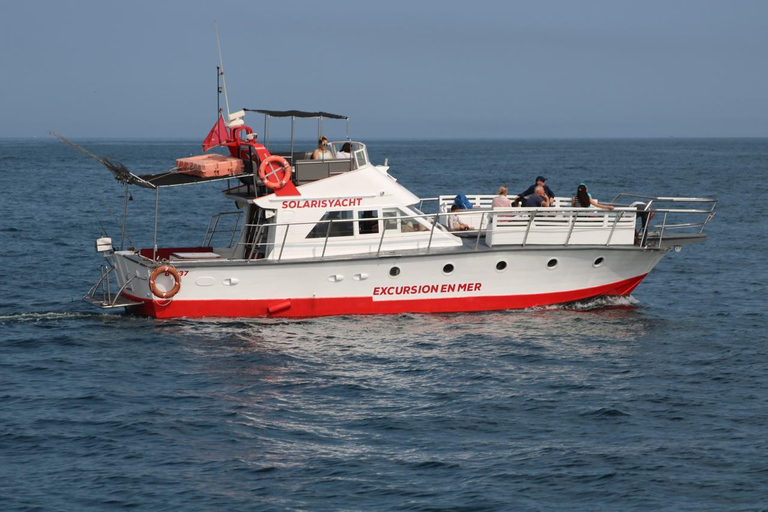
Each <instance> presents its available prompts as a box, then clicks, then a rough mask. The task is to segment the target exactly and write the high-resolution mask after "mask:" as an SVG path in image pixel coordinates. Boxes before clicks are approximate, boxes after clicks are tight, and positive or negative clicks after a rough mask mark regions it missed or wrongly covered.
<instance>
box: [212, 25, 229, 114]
mask: <svg viewBox="0 0 768 512" xmlns="http://www.w3.org/2000/svg"><path fill="white" fill-rule="evenodd" d="M213 26H214V27H216V45H217V46H218V47H219V68H221V81H222V84H223V85H224V104H225V105H226V106H227V116H229V97H228V96H227V77H226V75H224V61H223V60H222V59H221V40H219V24H218V23H217V22H215V21H214V22H213Z"/></svg>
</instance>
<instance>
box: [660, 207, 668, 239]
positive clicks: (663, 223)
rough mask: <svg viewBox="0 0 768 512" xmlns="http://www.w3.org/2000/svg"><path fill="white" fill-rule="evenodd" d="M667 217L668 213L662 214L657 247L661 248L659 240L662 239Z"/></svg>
mask: <svg viewBox="0 0 768 512" xmlns="http://www.w3.org/2000/svg"><path fill="white" fill-rule="evenodd" d="M667 215H669V212H668V211H666V212H664V218H663V219H662V221H661V233H659V247H661V240H662V239H663V238H664V228H666V227H667Z"/></svg>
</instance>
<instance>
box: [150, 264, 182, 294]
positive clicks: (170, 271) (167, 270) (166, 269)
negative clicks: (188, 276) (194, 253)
mask: <svg viewBox="0 0 768 512" xmlns="http://www.w3.org/2000/svg"><path fill="white" fill-rule="evenodd" d="M163 273H164V274H165V275H167V276H168V275H170V276H173V283H174V284H173V288H171V289H170V290H168V291H167V292H163V291H160V290H158V289H157V283H155V281H156V280H157V276H159V275H160V274H163ZM149 289H150V290H152V293H153V294H155V296H156V297H160V298H161V299H170V298H171V297H173V296H174V295H176V294H177V293H179V289H181V277H180V276H179V271H178V270H176V268H175V267H174V266H172V265H162V266H159V267H157V268H156V269H155V270H154V271H153V272H152V275H150V276H149Z"/></svg>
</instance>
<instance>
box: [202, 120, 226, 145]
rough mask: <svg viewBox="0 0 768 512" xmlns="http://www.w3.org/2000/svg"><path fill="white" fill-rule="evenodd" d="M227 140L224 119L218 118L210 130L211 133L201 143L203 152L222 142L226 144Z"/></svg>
mask: <svg viewBox="0 0 768 512" xmlns="http://www.w3.org/2000/svg"><path fill="white" fill-rule="evenodd" d="M228 138H229V135H227V127H226V126H224V118H223V117H222V116H219V120H218V121H216V124H215V125H213V128H211V133H209V134H208V136H207V137H206V138H205V140H204V141H203V151H204V152H205V151H208V150H209V149H211V148H212V147H214V146H218V145H220V144H221V143H222V142H226V141H227V139H228Z"/></svg>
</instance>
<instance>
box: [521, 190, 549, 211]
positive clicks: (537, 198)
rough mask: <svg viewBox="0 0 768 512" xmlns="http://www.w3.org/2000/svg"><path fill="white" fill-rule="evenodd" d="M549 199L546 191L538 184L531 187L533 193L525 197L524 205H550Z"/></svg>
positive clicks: (530, 206)
mask: <svg viewBox="0 0 768 512" xmlns="http://www.w3.org/2000/svg"><path fill="white" fill-rule="evenodd" d="M550 201H551V199H550V198H549V197H547V193H546V192H545V191H544V187H542V186H538V187H536V188H535V189H533V194H531V195H530V196H528V197H526V198H525V206H527V207H528V208H539V207H542V206H544V207H546V206H550V205H551V203H550Z"/></svg>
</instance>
